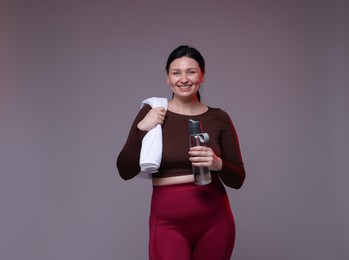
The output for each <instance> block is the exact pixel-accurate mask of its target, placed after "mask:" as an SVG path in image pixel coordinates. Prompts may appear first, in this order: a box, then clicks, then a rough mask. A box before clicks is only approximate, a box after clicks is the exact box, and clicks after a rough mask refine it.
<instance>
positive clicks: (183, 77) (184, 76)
mask: <svg viewBox="0 0 349 260" xmlns="http://www.w3.org/2000/svg"><path fill="white" fill-rule="evenodd" d="M181 82H182V83H186V82H188V78H187V74H185V73H183V74H182V75H181Z"/></svg>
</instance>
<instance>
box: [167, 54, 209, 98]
mask: <svg viewBox="0 0 349 260" xmlns="http://www.w3.org/2000/svg"><path fill="white" fill-rule="evenodd" d="M203 80H204V75H203V73H202V71H201V69H200V66H199V64H198V62H197V61H196V60H194V59H192V58H189V57H185V56H184V57H181V58H178V59H175V60H174V61H173V62H172V63H171V64H170V67H169V70H168V74H167V84H168V85H170V87H171V89H172V91H173V93H174V95H175V96H176V97H182V98H193V97H194V96H195V97H196V92H197V91H198V90H199V89H200V85H201V83H202V82H203Z"/></svg>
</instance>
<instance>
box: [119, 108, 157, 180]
mask: <svg viewBox="0 0 349 260" xmlns="http://www.w3.org/2000/svg"><path fill="white" fill-rule="evenodd" d="M150 109H151V107H150V106H144V107H143V108H142V109H141V110H140V111H139V113H138V115H137V116H136V118H135V120H134V121H133V124H132V126H131V129H130V132H129V134H128V137H127V140H126V143H125V145H124V147H123V148H122V150H121V152H120V154H119V156H118V158H117V161H116V167H117V169H118V170H119V174H120V176H121V178H123V179H124V180H129V179H132V178H133V177H135V176H136V175H137V174H138V173H139V171H140V166H139V157H140V151H141V146H142V140H143V137H144V136H145V135H146V134H147V131H142V130H140V129H139V128H138V127H137V125H138V123H139V122H140V121H141V120H143V118H144V117H145V116H146V115H147V113H148V112H149V111H150Z"/></svg>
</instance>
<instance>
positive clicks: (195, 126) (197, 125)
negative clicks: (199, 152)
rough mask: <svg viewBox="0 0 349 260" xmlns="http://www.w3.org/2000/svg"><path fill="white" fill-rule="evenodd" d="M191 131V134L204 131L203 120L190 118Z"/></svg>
mask: <svg viewBox="0 0 349 260" xmlns="http://www.w3.org/2000/svg"><path fill="white" fill-rule="evenodd" d="M189 133H190V135H197V134H200V133H202V128H201V122H200V121H194V120H192V119H189Z"/></svg>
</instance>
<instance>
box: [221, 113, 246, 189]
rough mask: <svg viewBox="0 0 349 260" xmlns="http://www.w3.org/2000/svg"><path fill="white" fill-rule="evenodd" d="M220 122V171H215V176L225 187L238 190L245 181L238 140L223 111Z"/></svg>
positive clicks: (231, 124)
mask: <svg viewBox="0 0 349 260" xmlns="http://www.w3.org/2000/svg"><path fill="white" fill-rule="evenodd" d="M222 120H223V123H224V127H223V129H222V130H221V151H222V158H221V159H222V169H221V170H220V171H217V174H218V175H219V177H220V178H221V180H222V181H223V183H224V184H225V185H227V186H229V187H231V188H235V189H239V188H240V187H241V186H242V184H243V183H244V180H245V168H244V163H243V161H242V156H241V151H240V145H239V140H238V136H237V134H236V130H235V127H234V125H233V123H232V121H231V119H230V117H229V116H228V114H227V113H225V112H224V111H222Z"/></svg>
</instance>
